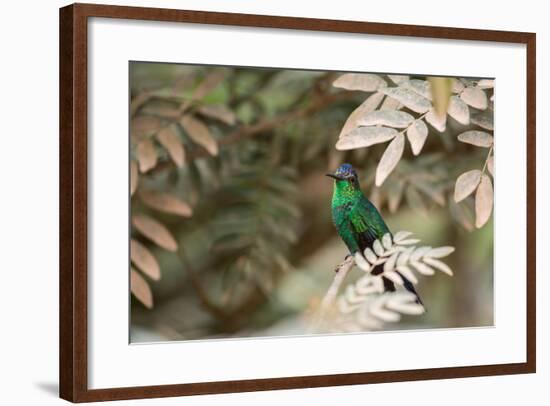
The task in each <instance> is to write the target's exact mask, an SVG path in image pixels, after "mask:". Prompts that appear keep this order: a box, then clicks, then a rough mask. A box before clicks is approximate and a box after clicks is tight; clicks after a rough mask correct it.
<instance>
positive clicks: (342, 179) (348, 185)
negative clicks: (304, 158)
mask: <svg viewBox="0 0 550 406" xmlns="http://www.w3.org/2000/svg"><path fill="white" fill-rule="evenodd" d="M326 175H327V176H329V177H331V178H333V179H334V191H333V194H332V221H333V223H334V225H335V226H336V231H337V232H338V234H339V235H340V237H341V238H342V240H343V241H344V243H345V244H346V246H347V247H348V249H349V252H350V255H355V253H357V252H361V253H363V251H364V250H365V249H366V248H371V249H372V245H373V243H374V241H376V240H381V239H382V237H383V236H384V234H387V233H390V235H391V232H390V230H389V228H388V226H387V225H386V222H385V221H384V219H383V218H382V216H381V215H380V212H379V211H378V209H377V208H376V207H375V206H374V204H372V202H371V201H370V200H369V199H367V197H366V196H365V195H364V194H363V192H362V191H361V188H360V186H359V180H358V178H357V172H355V169H353V166H351V165H350V164H347V163H345V164H342V165H340V166H339V167H338V169H336V172H334V173H327V174H326ZM383 270H384V266H383V265H377V266H375V267H374V268H373V270H372V271H371V274H373V275H379V274H381V273H382V272H383ZM396 272H397V273H398V274H399V276H401V278H402V279H403V286H404V288H405V289H406V290H408V291H409V292H411V293H413V294H414V295H415V296H416V301H417V303H418V304H420V305H422V306H424V304H423V303H422V300H421V299H420V296H419V295H418V293H417V292H416V290H415V288H414V285H413V284H412V283H411V281H409V280H408V279H407V278H405V277H404V276H403V275H402V274H401V273H399V272H398V271H396ZM382 280H383V282H384V291H386V292H394V291H395V284H394V283H393V282H392V281H391V280H389V279H388V278H386V277H384V276H383V277H382Z"/></svg>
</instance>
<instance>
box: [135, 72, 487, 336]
mask: <svg viewBox="0 0 550 406" xmlns="http://www.w3.org/2000/svg"><path fill="white" fill-rule="evenodd" d="M341 75H342V73H339V72H315V71H299V70H281V69H263V68H262V69H260V68H232V67H211V66H192V65H180V64H161V63H144V62H132V63H131V64H130V115H131V136H130V139H131V142H130V145H131V159H130V164H131V182H130V183H131V214H132V219H131V239H132V242H131V257H132V258H131V260H132V268H131V271H130V272H131V285H132V295H131V316H130V337H131V342H133V343H137V342H151V341H164V340H190V339H205V338H228V337H257V336H275V335H276V336H280V335H299V334H308V331H309V330H308V325H309V323H310V322H311V317H312V314H313V313H314V312H315V311H316V309H317V308H318V306H319V302H320V300H321V299H322V297H323V296H324V294H325V293H326V291H327V289H328V287H329V286H330V284H331V281H332V280H333V278H334V269H335V267H336V266H337V265H338V264H339V263H340V262H342V261H343V260H344V257H345V256H346V254H347V249H346V247H345V245H344V244H343V242H342V241H341V240H340V238H339V237H338V236H337V234H336V230H335V228H334V226H333V224H332V221H331V209H330V201H331V195H332V187H333V182H332V181H331V179H329V178H327V177H326V176H324V175H325V173H327V172H329V171H334V170H335V168H336V167H337V166H338V165H339V164H340V163H342V162H349V163H351V164H353V165H354V167H356V169H357V170H358V172H359V176H360V182H361V186H362V189H363V191H364V192H365V194H366V195H367V196H368V197H369V198H370V199H371V200H372V202H373V203H374V204H375V205H376V206H377V207H378V208H379V210H380V211H381V214H382V216H383V217H384V219H385V221H386V223H387V224H388V226H389V227H390V229H391V230H392V231H393V232H396V231H399V230H408V231H412V232H413V233H414V235H415V237H416V238H419V239H421V240H422V244H424V245H430V246H447V245H449V246H454V247H455V248H456V250H455V252H454V253H453V254H452V255H451V256H449V257H448V258H445V262H446V263H447V264H448V265H449V266H450V267H451V268H452V269H453V271H454V276H453V277H448V276H447V275H445V274H443V273H436V274H435V275H434V276H430V277H422V276H420V277H419V279H420V281H419V284H418V285H417V290H418V291H419V293H420V295H421V297H422V299H423V301H424V303H425V305H426V307H427V309H428V312H427V313H426V314H424V315H421V316H407V317H404V318H403V319H402V320H401V321H400V322H399V323H390V324H387V325H385V326H384V328H385V329H416V328H449V327H474V326H489V325H492V324H493V262H492V261H493V225H492V219H490V220H489V222H488V223H487V224H485V225H484V226H483V227H481V228H476V227H475V215H474V198H473V197H472V196H470V197H468V198H466V199H465V200H464V201H462V202H461V203H458V204H457V203H455V202H454V200H453V198H452V196H453V191H454V185H455V181H456V179H457V177H458V176H459V175H460V174H462V173H464V172H465V171H467V170H470V169H475V168H478V169H481V167H482V166H484V162H485V160H486V156H487V150H484V149H483V148H477V147H475V146H472V145H468V144H464V143H461V142H458V141H457V134H459V133H461V132H463V131H465V130H468V129H471V128H476V121H475V120H473V121H472V123H471V124H469V125H463V124H460V123H458V122H457V121H455V120H453V118H451V117H448V118H447V125H446V127H445V129H444V130H443V131H440V130H441V129H439V130H436V129H435V128H433V127H432V126H429V135H428V138H427V141H426V144H425V145H424V147H423V149H422V152H421V154H419V155H418V156H414V155H413V154H412V153H411V151H410V149H409V148H406V149H405V153H404V155H403V157H402V158H401V160H400V161H399V164H398V165H397V167H396V169H395V170H394V171H393V172H392V173H391V174H390V175H389V177H388V178H387V180H386V181H385V182H384V183H383V184H382V186H381V187H377V186H375V184H374V177H375V172H376V167H377V165H378V162H379V161H380V158H381V155H382V154H383V152H384V149H385V145H374V146H371V147H369V148H361V149H356V150H352V151H338V150H336V149H335V144H336V142H337V141H338V137H339V134H340V132H341V130H342V127H343V126H344V124H345V123H346V120H347V119H348V117H349V116H350V114H351V113H352V112H353V111H354V110H355V109H356V108H357V107H358V106H359V105H361V103H363V101H364V100H365V98H366V97H367V96H369V94H370V93H369V92H365V91H357V90H348V89H342V88H338V87H335V86H333V82H334V81H335V80H336V79H337V78H339V77H340V76H341ZM379 76H380V77H381V78H383V79H384V81H386V82H387V84H388V86H395V85H396V84H398V83H396V82H395V80H396V79H395V78H393V79H392V78H391V77H390V76H388V75H382V74H380V75H379ZM410 77H411V78H418V79H426V78H425V77H422V76H410ZM454 80H456V81H458V79H454ZM460 81H461V83H463V84H464V85H465V86H468V85H470V84H472V83H475V82H476V80H475V79H460ZM384 103H386V104H387V105H386V107H387V108H391V106H390V105H391V104H393V105H394V107H393V108H400V109H402V110H404V111H408V110H407V108H403V106H398V105H396V104H395V103H392V100H391V98H389V97H388V96H386V99H385V100H384V101H383V102H382V106H383V105H384ZM490 109H491V112H492V102H490ZM471 110H472V113H473V114H474V115H475V114H478V115H480V114H481V111H476V110H475V109H471ZM483 114H484V115H485V116H486V115H487V114H488V113H487V112H484V113H483ZM477 122H479V120H478V121H477ZM358 275H360V271H358V270H355V271H353V272H352V273H351V274H350V277H349V281H353V280H354V278H357V276H358Z"/></svg>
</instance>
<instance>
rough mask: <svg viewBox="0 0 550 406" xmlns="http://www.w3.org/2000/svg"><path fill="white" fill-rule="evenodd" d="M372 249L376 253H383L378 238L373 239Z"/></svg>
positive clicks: (379, 254)
mask: <svg viewBox="0 0 550 406" xmlns="http://www.w3.org/2000/svg"><path fill="white" fill-rule="evenodd" d="M372 249H373V250H374V252H375V253H376V255H378V256H381V255H382V254H383V253H384V248H383V247H382V244H381V243H380V240H375V241H374V243H373V244H372Z"/></svg>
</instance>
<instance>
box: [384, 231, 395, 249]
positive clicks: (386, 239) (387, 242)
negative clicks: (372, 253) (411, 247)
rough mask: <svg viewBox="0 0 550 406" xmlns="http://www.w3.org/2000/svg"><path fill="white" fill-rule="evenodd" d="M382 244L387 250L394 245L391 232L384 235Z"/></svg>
mask: <svg viewBox="0 0 550 406" xmlns="http://www.w3.org/2000/svg"><path fill="white" fill-rule="evenodd" d="M382 245H383V246H384V248H385V249H387V250H389V249H390V248H391V247H392V245H393V243H392V241H391V234H390V233H386V234H384V236H383V237H382Z"/></svg>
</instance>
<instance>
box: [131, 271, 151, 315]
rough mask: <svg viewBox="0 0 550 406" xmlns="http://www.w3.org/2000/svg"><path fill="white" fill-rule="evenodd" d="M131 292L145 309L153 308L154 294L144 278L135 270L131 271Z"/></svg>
mask: <svg viewBox="0 0 550 406" xmlns="http://www.w3.org/2000/svg"><path fill="white" fill-rule="evenodd" d="M130 291H131V292H132V294H133V295H134V296H135V297H136V299H137V300H139V301H140V302H141V303H142V304H143V305H144V306H145V307H147V308H148V309H152V308H153V292H151V288H150V287H149V284H148V283H147V281H146V280H145V279H144V278H143V276H141V275H140V274H139V273H138V272H137V271H135V270H134V269H130Z"/></svg>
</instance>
